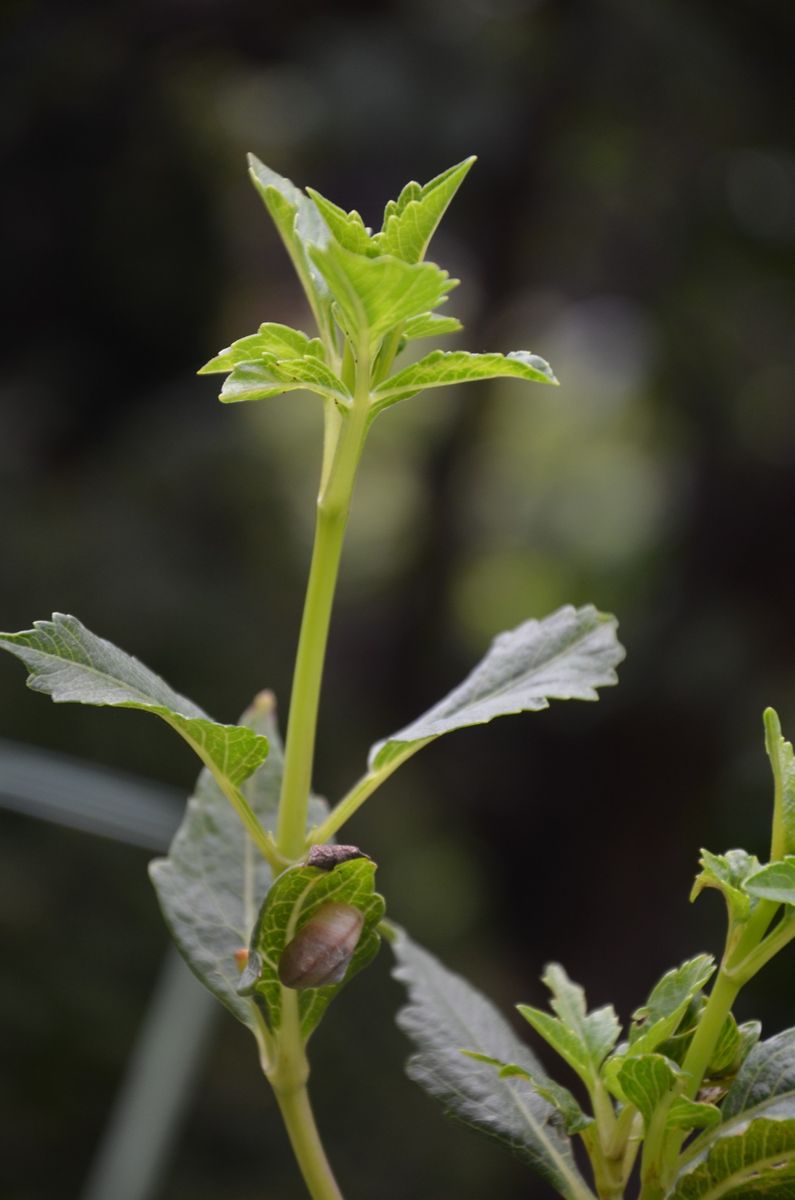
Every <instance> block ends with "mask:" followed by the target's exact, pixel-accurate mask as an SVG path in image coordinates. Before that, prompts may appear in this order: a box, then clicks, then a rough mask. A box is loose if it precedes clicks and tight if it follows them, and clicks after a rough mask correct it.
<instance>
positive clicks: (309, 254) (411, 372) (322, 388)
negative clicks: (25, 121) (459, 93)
mask: <svg viewBox="0 0 795 1200" xmlns="http://www.w3.org/2000/svg"><path fill="white" fill-rule="evenodd" d="M474 161H475V160H474V158H468V159H465V160H464V161H463V162H461V163H458V164H457V165H456V166H454V167H451V168H450V169H449V170H448V171H444V172H442V174H441V175H438V176H437V177H436V178H435V179H432V180H431V181H430V182H429V183H427V184H425V185H424V186H422V185H420V184H418V183H409V184H407V185H406V187H405V188H404V189H403V191H402V192H401V194H400V196H399V197H398V199H397V200H395V201H390V202H389V204H387V206H386V211H385V213H384V224H383V227H382V229H381V230H380V231H379V232H378V233H373V232H372V231H371V230H370V229H369V228H368V227H367V226H366V225H365V223H364V221H363V220H362V217H361V216H360V215H359V213H358V212H356V211H353V212H346V211H345V210H344V209H343V208H340V207H339V206H338V205H336V204H334V203H332V201H330V200H328V199H327V198H326V197H325V196H322V195H321V194H320V192H318V191H316V190H315V189H314V188H308V189H307V193H306V194H305V193H304V192H302V191H301V190H300V189H299V188H297V187H295V185H294V184H292V183H291V182H290V181H289V180H287V179H283V178H282V177H281V176H279V175H277V174H276V172H275V171H272V170H270V168H268V167H266V166H264V164H262V163H261V162H259V161H258V160H257V159H255V158H253V157H252V158H251V159H250V163H251V177H252V180H253V182H254V185H255V187H256V188H257V190H258V192H259V193H260V195H261V197H262V199H263V201H264V203H265V206H266V208H267V209H268V212H269V213H270V215H271V217H272V218H273V221H274V223H275V225H276V227H277V229H278V231H279V234H280V236H281V238H282V240H283V242H284V244H285V247H286V248H287V251H288V253H289V255H290V258H291V259H292V262H293V265H294V267H295V269H296V271H297V273H298V276H299V279H300V280H301V283H302V286H303V288H304V291H305V293H306V296H307V299H308V301H309V305H310V308H311V310H312V313H313V315H314V317H315V321H316V324H317V327H318V332H319V334H320V337H319V338H308V337H307V335H306V334H304V333H302V332H301V331H299V330H291V329H289V327H287V326H284V325H278V324H275V323H266V324H264V325H262V326H260V329H259V332H258V333H255V334H250V335H249V336H247V337H244V338H241V339H240V340H239V341H237V342H233V343H232V345H231V346H228V347H227V348H226V349H225V350H222V351H221V352H220V353H219V354H218V355H216V356H215V358H213V359H211V360H210V362H209V363H207V364H206V366H204V367H203V368H202V370H201V372H200V374H214V373H227V374H228V379H227V380H226V382H225V383H224V385H223V388H222V390H221V395H220V399H221V400H222V401H223V402H224V403H227V404H228V403H239V402H240V401H246V400H264V399H268V398H269V397H271V396H277V395H280V394H282V393H284V392H288V391H296V390H304V391H310V392H315V393H316V394H318V395H320V396H322V397H323V398H324V399H325V400H326V401H328V402H330V403H331V404H332V405H333V406H334V407H335V408H336V410H337V411H338V412H339V413H340V414H342V415H343V416H345V415H346V414H348V413H349V412H350V410H352V408H353V407H354V394H356V395H358V396H359V397H360V400H359V402H358V403H359V405H360V406H362V405H363V406H364V415H365V417H366V420H365V424H364V429H365V431H366V428H367V427H368V426H369V424H370V423H371V422H372V420H373V419H374V418H375V417H376V416H377V415H378V413H380V412H382V411H383V410H384V409H385V408H389V407H390V406H391V405H393V404H395V403H397V402H398V401H399V400H403V399H406V397H408V396H413V395H416V394H417V393H418V392H421V391H424V390H425V389H427V388H437V387H446V386H448V385H450V384H454V383H466V382H469V381H471V380H483V379H497V378H514V379H519V380H525V381H529V382H533V383H547V384H549V383H552V384H554V383H557V380H556V378H555V376H554V374H553V372H552V369H551V367H550V366H549V364H548V363H546V362H545V361H544V359H542V358H540V357H539V356H538V355H536V354H532V353H531V352H530V351H529V350H515V351H511V352H510V353H509V354H496V353H488V354H470V353H467V352H463V351H462V352H453V353H443V352H442V351H440V350H436V351H433V352H432V353H431V354H428V355H426V356H425V357H424V358H423V359H421V360H420V361H419V362H417V363H414V364H412V365H410V366H407V367H404V368H403V369H402V370H398V371H397V372H396V373H395V374H393V375H392V376H390V375H389V372H390V370H391V368H392V364H393V361H394V359H395V357H396V356H397V355H399V354H400V353H401V352H402V350H403V349H404V348H405V346H406V345H408V343H410V342H411V341H414V340H416V339H418V338H427V337H441V336H445V335H447V334H450V333H455V332H457V331H458V330H459V329H460V328H461V323H460V322H459V321H458V320H457V319H456V318H455V317H448V316H444V315H440V314H438V313H437V312H435V311H434V310H435V309H437V308H438V307H439V306H440V305H441V304H443V303H445V302H446V300H447V296H448V293H449V292H450V291H451V289H452V288H453V287H455V286H456V284H457V282H458V281H457V280H455V279H450V277H449V276H448V274H447V272H446V271H443V270H442V269H441V268H439V267H437V266H435V265H434V264H433V263H428V262H425V261H424V259H425V253H426V251H427V248H428V244H429V242H430V239H431V237H432V236H433V233H434V232H435V230H436V229H437V227H438V225H439V222H440V220H441V218H442V216H443V215H444V213H445V211H446V209H447V207H448V205H449V203H450V201H451V200H452V198H453V196H454V195H455V193H456V192H457V191H458V188H459V187H460V185H461V183H462V182H463V180H464V178H465V177H466V175H467V173H468V171H469V169H470V167H471V166H472V164H473V162H474ZM363 375H364V378H363V377H362V376H363ZM328 419H329V418H327V420H328ZM335 436H336V435H335V434H332V435H331V437H329V434H328V429H327V442H328V441H333V440H334V438H335Z"/></svg>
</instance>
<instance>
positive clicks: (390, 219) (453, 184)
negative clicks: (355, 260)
mask: <svg viewBox="0 0 795 1200" xmlns="http://www.w3.org/2000/svg"><path fill="white" fill-rule="evenodd" d="M474 161H475V158H474V156H472V157H471V158H466V159H464V161H463V162H460V163H458V164H457V165H456V166H454V167H450V168H449V169H448V170H447V171H443V172H442V174H441V175H437V176H436V178H435V179H432V180H431V181H430V182H429V183H426V184H425V186H424V187H420V185H419V184H418V183H413V182H412V183H409V184H407V185H406V187H405V188H404V189H403V191H402V192H401V194H400V196H399V197H398V199H397V201H390V203H389V204H388V205H387V207H386V212H385V213H384V226H383V229H382V231H381V233H378V234H376V235H375V239H374V241H375V242H376V244H377V246H378V252H379V253H380V254H394V255H395V256H396V257H397V258H402V259H403V260H404V261H405V262H408V263H417V262H420V261H421V260H422V259H423V258H424V257H425V252H426V250H427V249H428V243H429V242H430V240H431V238H432V237H433V234H434V232H435V230H436V228H437V227H438V225H439V222H440V221H441V219H442V217H443V216H444V214H445V211H446V209H447V206H448V205H449V203H450V201H451V200H452V199H453V196H454V195H455V194H456V192H457V191H458V189H459V187H460V186H461V184H462V183H463V181H464V179H465V177H466V175H467V173H468V171H469V169H470V167H471V166H472V164H473V163H474Z"/></svg>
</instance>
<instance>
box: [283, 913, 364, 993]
mask: <svg viewBox="0 0 795 1200" xmlns="http://www.w3.org/2000/svg"><path fill="white" fill-rule="evenodd" d="M363 926H364V916H363V914H362V913H361V912H360V911H359V909H358V908H354V907H353V905H352V904H341V903H339V902H338V901H334V900H329V901H328V903H326V904H322V905H321V906H320V908H319V909H318V910H317V911H316V912H315V913H313V914H312V916H311V917H310V918H309V920H308V921H307V922H306V924H304V925H302V926H301V928H300V929H299V930H298V933H297V934H296V935H295V937H294V938H293V939H292V941H291V942H288V943H287V945H286V946H285V948H284V950H283V951H282V956H281V958H280V959H279V979H280V980H281V982H282V983H283V984H284V986H285V987H289V988H298V989H300V988H313V987H325V986H326V985H327V984H330V983H340V982H341V980H342V979H343V977H344V975H345V972H346V971H347V969H348V965H349V963H350V961H351V959H352V958H353V953H354V951H355V949H356V947H357V945H358V943H359V938H360V937H361V934H362V927H363Z"/></svg>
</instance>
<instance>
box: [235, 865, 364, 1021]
mask: <svg viewBox="0 0 795 1200" xmlns="http://www.w3.org/2000/svg"><path fill="white" fill-rule="evenodd" d="M375 869H376V866H375V863H374V862H373V861H372V860H371V859H369V858H366V857H361V858H354V859H351V860H350V861H348V862H342V863H339V864H338V865H337V866H335V867H334V868H333V869H332V870H324V869H321V868H320V867H314V866H297V867H288V869H287V870H286V871H283V872H282V874H281V875H279V877H278V878H277V879H276V881H275V882H274V884H273V886H272V888H271V889H270V891H269V892H268V894H267V896H266V897H265V901H264V903H263V905H262V908H261V910H260V913H259V916H258V918H257V923H256V926H255V927H254V931H253V933H252V935H251V949H250V955H249V965H248V968H247V970H246V973H245V974H244V976H243V978H242V980H241V981H240V988H241V991H242V992H243V993H245V994H247V995H254V996H255V997H256V998H257V1000H258V1001H259V1003H260V1004H261V1006H262V1009H263V1011H264V1014H265V1019H266V1021H267V1023H268V1027H269V1028H270V1029H271V1031H272V1032H274V1033H275V1032H277V1031H278V1030H279V1028H280V1027H281V1023H282V1002H283V992H284V989H283V987H282V984H281V983H280V982H279V960H280V958H281V956H282V953H283V951H284V949H285V946H286V945H287V944H288V943H289V942H290V941H292V939H293V938H294V937H295V936H296V934H297V933H299V932H300V930H301V928H302V927H303V926H304V925H305V924H306V923H307V921H309V920H311V918H312V917H313V916H314V914H315V913H316V912H317V911H318V909H319V908H320V907H321V906H322V905H324V904H327V903H329V902H330V901H334V902H336V903H340V904H349V905H351V906H352V907H354V908H358V909H359V911H360V912H361V913H362V915H363V917H364V924H363V927H362V932H361V935H360V937H359V941H358V944H357V946H356V949H355V951H354V954H353V957H352V959H351V961H350V964H349V966H348V969H347V971H346V973H345V978H344V979H343V980H342V982H341V983H334V984H326V985H325V986H322V987H307V988H302V989H301V990H300V991H299V992H298V1014H299V1020H300V1023H301V1034H302V1036H303V1038H304V1040H305V1041H306V1039H307V1038H308V1037H309V1036H310V1034H311V1033H312V1031H313V1030H314V1029H315V1028H316V1027H317V1025H318V1022H319V1021H320V1019H321V1018H322V1016H323V1013H324V1012H325V1011H326V1008H327V1007H328V1005H329V1003H330V1002H331V1000H333V998H334V997H335V996H336V994H337V992H339V990H340V988H342V987H344V986H345V984H346V983H348V982H349V981H350V980H351V979H352V978H353V976H354V975H356V974H357V973H358V972H359V971H361V969H362V968H363V967H365V966H367V964H368V963H369V962H370V961H371V959H372V958H373V957H374V956H375V954H376V953H377V951H378V947H379V944H380V941H381V939H380V937H379V935H378V929H377V927H378V923H379V922H380V921H381V920H382V919H383V916H384V900H383V897H382V896H379V895H378V893H377V892H376V891H375V890H374V876H375Z"/></svg>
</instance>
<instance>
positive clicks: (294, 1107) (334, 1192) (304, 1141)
mask: <svg viewBox="0 0 795 1200" xmlns="http://www.w3.org/2000/svg"><path fill="white" fill-rule="evenodd" d="M276 1099H277V1101H278V1103H279V1111H280V1112H281V1114H282V1120H283V1121H284V1125H285V1128H286V1130H287V1133H288V1136H289V1138H290V1144H291V1146H292V1148H293V1153H294V1154H295V1158H296V1162H297V1163H298V1166H299V1167H300V1169H301V1174H302V1175H303V1177H304V1183H305V1184H306V1186H307V1188H308V1190H309V1194H310V1196H312V1198H313V1200H342V1192H341V1191H340V1190H339V1188H338V1187H337V1182H336V1180H335V1178H334V1175H333V1173H332V1170H331V1167H330V1165H329V1161H328V1159H327V1158H326V1152H325V1151H324V1149H323V1144H322V1142H321V1140H320V1135H319V1133H318V1131H317V1126H316V1125H315V1118H314V1114H313V1112H312V1106H311V1104H310V1103H309V1093H308V1092H307V1090H306V1087H301V1088H298V1089H296V1090H295V1091H293V1092H287V1093H285V1092H277V1093H276Z"/></svg>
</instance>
